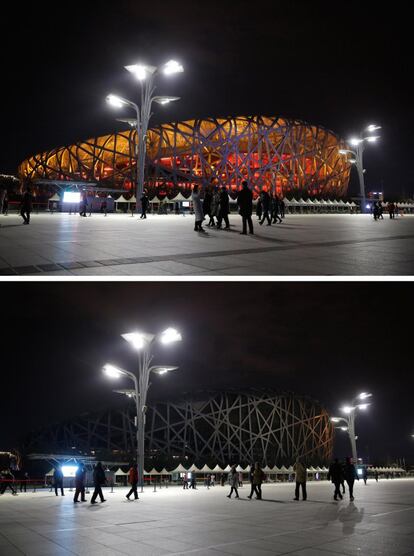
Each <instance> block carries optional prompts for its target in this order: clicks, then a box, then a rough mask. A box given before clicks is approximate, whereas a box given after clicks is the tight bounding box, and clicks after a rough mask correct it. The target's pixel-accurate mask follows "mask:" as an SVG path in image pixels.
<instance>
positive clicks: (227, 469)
mask: <svg viewBox="0 0 414 556" xmlns="http://www.w3.org/2000/svg"><path fill="white" fill-rule="evenodd" d="M223 471H224V473H230V471H231V467H230V465H227V466H226V467H225V468H224V469H223Z"/></svg>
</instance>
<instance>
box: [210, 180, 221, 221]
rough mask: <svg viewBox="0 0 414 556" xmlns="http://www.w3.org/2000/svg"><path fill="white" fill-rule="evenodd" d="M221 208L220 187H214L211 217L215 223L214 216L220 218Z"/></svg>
mask: <svg viewBox="0 0 414 556" xmlns="http://www.w3.org/2000/svg"><path fill="white" fill-rule="evenodd" d="M219 208H220V192H219V190H218V187H214V189H213V193H212V198H211V205H210V217H211V218H212V219H213V225H214V217H216V218H218V214H219Z"/></svg>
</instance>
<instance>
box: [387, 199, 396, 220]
mask: <svg viewBox="0 0 414 556" xmlns="http://www.w3.org/2000/svg"><path fill="white" fill-rule="evenodd" d="M388 213H389V215H390V218H391V220H393V219H394V218H395V205H394V203H388Z"/></svg>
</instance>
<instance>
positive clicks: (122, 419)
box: [26, 391, 333, 466]
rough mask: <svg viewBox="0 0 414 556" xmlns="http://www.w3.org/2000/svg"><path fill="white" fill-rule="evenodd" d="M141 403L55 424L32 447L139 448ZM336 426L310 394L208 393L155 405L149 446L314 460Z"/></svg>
mask: <svg viewBox="0 0 414 556" xmlns="http://www.w3.org/2000/svg"><path fill="white" fill-rule="evenodd" d="M134 420H135V404H134V403H132V402H131V403H130V404H129V403H128V404H127V405H125V406H123V407H121V408H118V409H109V410H104V411H101V412H97V413H88V414H84V415H81V416H79V417H78V418H74V419H72V420H70V421H67V422H64V423H59V424H56V425H51V426H49V427H47V428H45V429H43V430H41V431H38V432H37V433H33V434H32V435H31V436H30V438H29V439H28V443H27V445H26V451H28V452H48V453H71V452H72V450H73V447H75V448H76V450H77V451H80V452H81V453H83V454H85V455H91V454H92V455H95V454H96V455H97V456H99V455H101V456H103V455H104V456H105V457H112V458H114V457H115V458H117V459H125V461H128V458H131V457H134V454H135V451H136V426H135V422H134ZM332 447H333V427H332V424H331V422H330V420H329V415H328V413H327V412H326V410H325V409H324V408H322V407H321V405H320V404H319V403H318V402H316V401H314V400H312V399H311V398H308V397H301V396H295V395H293V394H281V395H278V394H275V393H273V392H267V391H266V392H260V391H254V392H225V393H214V392H204V393H199V394H197V395H193V396H192V397H188V398H186V399H182V400H180V401H175V402H162V403H156V404H154V405H152V406H151V405H150V406H149V407H148V411H147V417H146V435H145V453H146V459H148V458H150V459H151V460H153V461H154V462H155V463H163V464H164V463H167V462H171V461H174V460H176V459H180V460H181V461H183V462H186V461H187V462H191V463H197V464H199V463H205V462H212V463H219V464H220V465H224V466H225V465H226V464H227V463H229V462H240V463H242V462H243V463H249V462H252V461H256V460H257V461H261V462H263V463H264V464H267V465H274V464H278V465H279V464H287V465H289V464H291V463H292V462H293V461H294V460H295V458H296V457H297V456H301V457H304V458H305V459H306V461H308V462H309V463H314V464H321V463H322V464H323V463H327V462H328V461H329V459H330V457H331V455H332Z"/></svg>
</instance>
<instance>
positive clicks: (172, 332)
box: [160, 328, 182, 345]
mask: <svg viewBox="0 0 414 556" xmlns="http://www.w3.org/2000/svg"><path fill="white" fill-rule="evenodd" d="M181 340H182V336H181V334H180V333H179V332H178V331H177V330H176V329H175V328H167V330H164V332H162V333H161V334H160V341H161V343H162V344H166V345H167V344H172V343H174V342H181Z"/></svg>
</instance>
